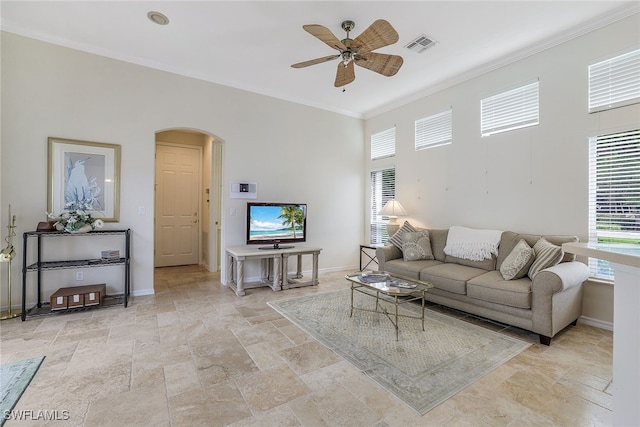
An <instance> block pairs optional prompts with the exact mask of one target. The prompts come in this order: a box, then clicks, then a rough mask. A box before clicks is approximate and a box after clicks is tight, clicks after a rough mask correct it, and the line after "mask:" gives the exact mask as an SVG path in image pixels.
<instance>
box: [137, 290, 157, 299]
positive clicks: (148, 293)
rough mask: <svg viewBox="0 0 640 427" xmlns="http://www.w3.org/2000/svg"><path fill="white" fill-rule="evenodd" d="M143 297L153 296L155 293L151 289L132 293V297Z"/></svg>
mask: <svg viewBox="0 0 640 427" xmlns="http://www.w3.org/2000/svg"><path fill="white" fill-rule="evenodd" d="M145 295H155V291H154V290H153V289H143V290H141V291H132V292H131V296H132V297H142V296H145Z"/></svg>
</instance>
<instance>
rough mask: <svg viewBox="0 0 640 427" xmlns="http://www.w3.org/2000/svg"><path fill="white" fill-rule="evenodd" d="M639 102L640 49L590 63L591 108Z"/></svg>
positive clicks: (609, 107) (620, 105)
mask: <svg viewBox="0 0 640 427" xmlns="http://www.w3.org/2000/svg"><path fill="white" fill-rule="evenodd" d="M638 102H640V49H638V50H634V51H633V52H629V53H625V54H624V55H620V56H616V57H615V58H611V59H607V60H605V61H601V62H598V63H596V64H593V65H590V66H589V112H590V113H594V112H597V111H603V110H608V109H611V108H616V107H622V106H625V105H630V104H636V103H638Z"/></svg>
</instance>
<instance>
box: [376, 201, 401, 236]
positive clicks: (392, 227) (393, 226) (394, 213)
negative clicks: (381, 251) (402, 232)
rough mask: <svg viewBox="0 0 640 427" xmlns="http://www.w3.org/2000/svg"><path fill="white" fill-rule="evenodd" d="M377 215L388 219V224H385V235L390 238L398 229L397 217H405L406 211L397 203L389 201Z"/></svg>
mask: <svg viewBox="0 0 640 427" xmlns="http://www.w3.org/2000/svg"><path fill="white" fill-rule="evenodd" d="M378 215H383V216H388V217H389V222H388V223H387V233H388V234H389V237H391V236H393V235H394V234H395V233H396V232H397V231H398V229H399V228H400V224H398V221H397V218H398V217H399V216H406V215H407V211H406V210H404V208H403V207H402V205H401V204H400V202H399V201H397V200H389V201H388V202H387V204H386V205H384V207H383V208H382V210H381V211H380V212H378Z"/></svg>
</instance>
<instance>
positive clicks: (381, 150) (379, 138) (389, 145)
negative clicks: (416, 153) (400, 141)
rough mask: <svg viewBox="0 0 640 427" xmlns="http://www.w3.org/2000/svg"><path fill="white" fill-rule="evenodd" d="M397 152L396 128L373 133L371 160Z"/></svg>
mask: <svg viewBox="0 0 640 427" xmlns="http://www.w3.org/2000/svg"><path fill="white" fill-rule="evenodd" d="M395 154H396V128H395V127H392V128H391V129H387V130H385V131H382V132H379V133H374V134H373V135H371V160H376V159H382V158H384V157H392V156H395Z"/></svg>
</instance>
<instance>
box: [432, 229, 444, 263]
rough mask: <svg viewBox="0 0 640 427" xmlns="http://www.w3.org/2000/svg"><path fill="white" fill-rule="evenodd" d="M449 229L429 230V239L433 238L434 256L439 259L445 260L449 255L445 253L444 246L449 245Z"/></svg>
mask: <svg viewBox="0 0 640 427" xmlns="http://www.w3.org/2000/svg"><path fill="white" fill-rule="evenodd" d="M448 235H449V230H448V229H445V230H429V239H431V251H432V252H433V257H434V258H435V259H437V260H438V261H442V262H444V260H445V258H446V257H447V255H446V254H445V253H444V247H445V246H446V245H447V236H448Z"/></svg>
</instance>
